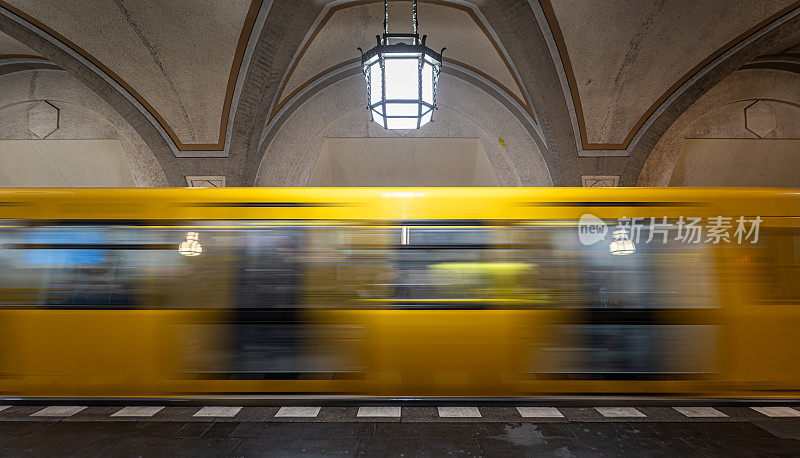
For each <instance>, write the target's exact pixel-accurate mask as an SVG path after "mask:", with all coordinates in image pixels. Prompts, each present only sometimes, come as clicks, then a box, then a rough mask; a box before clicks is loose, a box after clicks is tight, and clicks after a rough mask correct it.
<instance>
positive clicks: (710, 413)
mask: <svg viewBox="0 0 800 458" xmlns="http://www.w3.org/2000/svg"><path fill="white" fill-rule="evenodd" d="M673 409H675V410H677V411H678V412H680V413H682V414H683V415H684V416H686V417H689V418H710V417H727V415H725V414H724V413H722V412H720V411H719V410H717V409H715V408H713V407H673Z"/></svg>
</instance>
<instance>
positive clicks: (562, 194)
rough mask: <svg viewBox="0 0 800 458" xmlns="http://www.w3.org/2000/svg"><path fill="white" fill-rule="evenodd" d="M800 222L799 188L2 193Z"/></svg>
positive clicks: (196, 205) (114, 215)
mask: <svg viewBox="0 0 800 458" xmlns="http://www.w3.org/2000/svg"><path fill="white" fill-rule="evenodd" d="M584 213H591V214H593V215H595V216H598V217H600V218H617V217H620V216H628V217H662V216H666V217H677V216H698V215H703V216H711V215H720V216H739V215H742V216H754V215H760V216H767V217H784V218H794V217H800V189H795V188H0V218H2V219H56V220H63V219H93V220H104V219H108V220H150V221H158V220H163V221H175V220H197V221H202V220H205V221H210V220H231V221H236V220H318V221H319V220H328V221H335V220H349V221H354V220H363V221H369V220H376V219H377V220H398V221H404V220H436V219H450V220H464V221H470V220H537V219H541V220H574V219H577V218H579V217H580V216H581V215H582V214H584Z"/></svg>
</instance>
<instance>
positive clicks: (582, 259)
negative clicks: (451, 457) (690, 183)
mask: <svg viewBox="0 0 800 458" xmlns="http://www.w3.org/2000/svg"><path fill="white" fill-rule="evenodd" d="M647 236H648V234H647V233H646V231H644V232H643V234H642V237H643V240H644V239H646V237H647ZM309 243H310V244H312V245H314V244H317V245H318V246H317V247H316V248H315V249H314V250H312V251H314V252H317V251H318V254H317V255H316V257H314V256H313V255H312V261H311V264H312V265H313V266H316V267H313V268H314V269H316V270H314V272H315V276H314V277H313V278H312V282H313V284H314V288H322V289H327V290H329V291H328V297H329V298H330V299H333V296H334V295H335V296H337V297H338V300H339V301H341V302H348V301H355V302H356V303H361V304H373V305H391V306H406V307H418V306H421V307H458V308H463V307H467V306H469V307H482V306H493V307H503V306H509V307H521V306H534V307H578V308H608V309H618V308H627V309H631V308H632V309H646V308H650V309H654V308H685V307H693V308H696V307H716V306H717V305H718V304H717V298H716V291H715V287H714V285H715V278H714V276H715V273H714V259H713V251H712V249H711V248H710V247H709V246H706V245H703V244H696V245H695V244H681V243H678V242H675V241H674V240H669V241H668V242H667V243H663V244H662V243H652V244H645V243H642V244H640V245H639V247H638V248H637V253H636V254H635V255H631V256H613V255H611V254H610V253H609V247H608V243H606V244H602V243H601V244H596V245H593V246H583V245H582V244H580V243H578V238H577V230H576V228H575V226H574V225H564V224H560V225H559V224H552V225H548V224H537V225H528V224H519V225H502V226H497V225H485V226H444V225H442V226H436V225H435V223H431V225H428V226H394V227H386V226H342V227H331V228H328V229H327V230H325V231H321V230H317V231H314V232H312V234H311V236H310V237H309ZM322 253H326V254H325V255H323V254H322ZM313 259H316V260H313Z"/></svg>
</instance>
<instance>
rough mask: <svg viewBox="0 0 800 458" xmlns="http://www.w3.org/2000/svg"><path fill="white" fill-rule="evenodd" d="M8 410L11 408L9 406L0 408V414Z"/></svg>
mask: <svg viewBox="0 0 800 458" xmlns="http://www.w3.org/2000/svg"><path fill="white" fill-rule="evenodd" d="M10 408H11V406H0V412H2V411H3V410H6V409H10Z"/></svg>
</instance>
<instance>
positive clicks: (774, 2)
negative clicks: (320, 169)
mask: <svg viewBox="0 0 800 458" xmlns="http://www.w3.org/2000/svg"><path fill="white" fill-rule="evenodd" d="M410 9H411V8H410V2H409V1H404V0H397V1H392V2H391V8H390V26H391V28H393V29H400V30H399V31H403V30H402V29H404V28H408V25H409V24H410ZM799 14H800V2H796V1H792V0H758V1H753V0H708V1H703V2H698V1H696V0H637V1H634V2H631V1H629V0H603V1H588V0H528V1H523V0H473V1H462V0H420V25H421V30H422V32H423V33H425V34H428V35H429V40H428V43H429V45H431V46H433V47H437V48H442V47H446V48H447V50H446V51H445V54H444V56H445V59H446V63H445V69H444V73H445V74H446V75H447V76H446V77H447V78H456V79H459V80H461V81H462V82H464V83H465V84H469V85H471V87H475V88H478V89H479V90H481V91H484V92H486V93H488V94H490V95H491V96H492V97H493V98H494V99H495V100H497V103H499V104H500V105H498V106H502V107H505V108H503V109H506V110H508V113H509V116H511V118H510V119H514V120H515V121H514V123H516V124H518V126H519V128H518V129H517V128H515V130H514V132H526V134H525V135H529V137H530V138H529V139H528V140H529V141H528V142H526V143H525V144H526V145H528V144H530V145H535V146H526V148H528V150H530V151H529V153H530V154H531V155H537V157H541V162H536V163H537V164H539V163H541V164H544V165H543V166H542V167H546V168H547V174H548V175H549V176H550V182H552V183H553V184H555V185H579V184H580V183H581V177H583V176H616V177H619V182H621V183H622V184H627V185H635V184H636V182H637V179H638V177H639V173H640V171H641V169H642V166H643V164H644V162H645V161H646V160H647V158H648V156H649V154H650V151H651V150H652V148H653V145H655V143H657V142H658V140H659V139H660V138H661V136H662V135H663V134H664V132H665V131H666V130H667V129H668V128H669V127H670V125H671V124H672V122H673V121H674V120H675V119H677V117H678V116H680V115H681V114H682V113H683V112H684V111H686V110H687V108H688V107H689V106H691V104H692V103H694V101H696V100H697V99H698V98H699V97H700V96H701V95H702V94H703V93H705V92H706V91H708V90H709V89H710V88H711V87H713V86H714V85H715V84H717V83H718V82H720V81H722V80H723V78H725V77H726V76H727V75H729V74H730V73H731V72H733V71H735V70H737V69H738V68H741V67H742V66H745V65H752V64H753V62H757V61H758V59H761V60H762V61H764V57H763V55H765V54H766V55H769V56H774V54H776V53H778V54H781V55H782V56H787V55H788V56H791V54H793V53H792V52H791V50H790V48H791V46H792V45H797V42H796V39H797V37H796V34H797V33H796V31H797V30H798V23H799V21H798V15H799ZM382 21H383V8H382V2H380V1H379V0H337V1H324V0H170V1H158V0H73V1H69V2H53V1H50V0H0V89H3V75H7V74H9V73H11V72H22V71H28V72H34V71H65V72H67V73H68V74H69V75H70V76H71V77H72V78H75V79H76V80H78V81H79V82H80V83H81V84H83V85H85V86H86V87H88V88H89V89H90V90H91V91H92V92H94V93H96V94H97V95H99V97H100V98H101V99H102V100H103V103H106V104H108V106H109V107H111V108H112V109H113V110H114V111H116V113H118V114H119V115H120V117H121V118H122V119H125V121H126V122H127V123H128V124H129V127H130V129H132V131H135V132H136V133H137V134H138V136H139V137H140V138H141V143H142V145H146V148H148V149H149V150H150V152H152V156H153V157H154V158H155V159H154V160H155V161H157V163H158V164H159V165H160V167H161V168H162V169H163V172H164V174H165V176H166V181H167V183H169V184H170V185H173V186H178V185H186V183H187V178H186V177H187V176H217V177H226V183H227V184H228V185H242V186H246V185H253V184H254V183H255V180H256V175H257V173H258V170H259V168H260V167H270V166H272V164H271V163H269V161H271V160H275V161H288V162H286V163H282V164H280V167H287V166H296V167H308V165H307V164H299V163H297V164H295V163H294V162H291V161H292V160H293V159H292V158H290V157H286V158H277V157H271V156H269V155H268V156H267V157H265V156H264V154H265V152H266V151H267V150H268V149H269V147H270V143H271V142H273V141H278V140H276V139H280V138H289V137H291V138H297V135H294V136H289V137H287V136H286V135H278V132H279V131H281V129H290V128H291V129H300V132H301V133H303V132H305V131H304V130H302V129H306V130H307V131H308V132H307V133H308V136H309V137H310V136H313V135H315V134H316V132H318V131H319V130H320V129H319V128H315V126H314V125H304V124H303V123H304V121H303V119H300V118H298V115H296V113H297V110H298V108H299V107H300V106H302V105H303V104H304V103H306V102H307V101H308V100H309V99H310V98H311V97H312V96H314V95H315V94H317V95H318V94H322V93H324V91H331V88H332V87H333V85H334V84H335V83H337V82H339V81H345V80H347V79H348V78H352V77H355V76H357V75H358V74H359V68H358V62H359V57H360V56H359V54H358V51H357V50H356V48H357V47H361V48H363V49H368V48H369V47H371V46H372V45H373V44H374V42H375V35H376V34H378V33H380V31H381V29H382ZM787 49H788V50H789V51H787ZM760 55H761V56H762V57H759V56H760ZM771 59H772V60H775V58H774V57H772V58H771ZM781 59H784V60H785V58H784V57H782V58H781ZM767 60H769V59H767ZM772 60H769V62H772ZM770 65H772V64H770ZM56 69H60V70H56ZM350 86H352V87H355V86H353V85H350ZM350 86H348V87H350ZM459 87H461V86H459ZM318 97H319V96H318ZM330 100H336V99H335V98H331V99H330ZM331 103H333V102H331ZM2 109H3V107H0V110H2ZM351 109H352V107H349V106H347V107H345V106H342V107H341V110H340V113H344V112H345V111H347V110H351ZM454 109H455V108H454ZM334 112H335V110H334ZM293 114H295V115H294V116H293ZM442 116H443V114H442ZM290 119H291V123H290V124H287V120H290ZM471 119H474V116H473V117H472V118H471ZM314 122H320V121H319V120H316V121H314ZM481 122H484V121H481ZM307 123H311V121H307ZM506 124H507V122H506ZM492 129H494V130H495V132H494V133H495V134H497V136H498V137H499V138H502V136H503V135H511V134H505V133H504V132H501V130H502V128H501V127H498V128H492ZM492 129H489V128H488V127H484V130H487V131H489V130H492ZM436 132H437V135H442V132H444V134H446V133H447V132H446V130H445V131H443V130H442V129H441V128H439V129H438V130H437V131H436ZM503 148H506V147H505V146H504V147H503ZM509 148H513V145H510V146H509ZM509 151H510V150H509ZM150 152H148V154H150ZM508 154H509V155H510V156H513V155H515V154H523V153H522V152H519V151H516V152H514V151H511V152H509V153H508ZM312 156H313V155H312ZM309 160H311V159H309ZM511 163H513V164H516V162H514V161H511ZM276 166H277V165H276ZM495 167H497V165H495ZM512 167H517V166H516V165H512ZM520 184H523V185H525V184H540V183H524V182H522V183H520Z"/></svg>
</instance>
